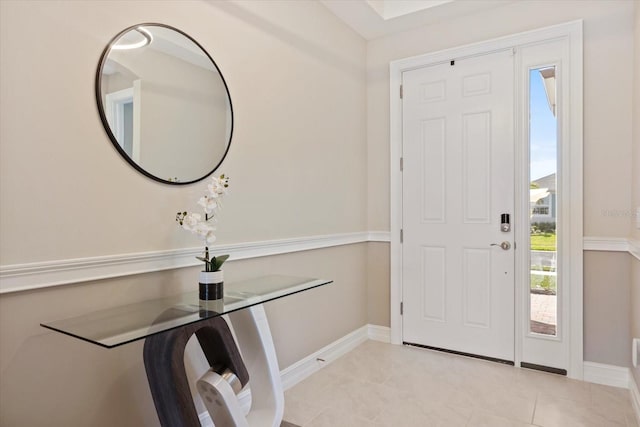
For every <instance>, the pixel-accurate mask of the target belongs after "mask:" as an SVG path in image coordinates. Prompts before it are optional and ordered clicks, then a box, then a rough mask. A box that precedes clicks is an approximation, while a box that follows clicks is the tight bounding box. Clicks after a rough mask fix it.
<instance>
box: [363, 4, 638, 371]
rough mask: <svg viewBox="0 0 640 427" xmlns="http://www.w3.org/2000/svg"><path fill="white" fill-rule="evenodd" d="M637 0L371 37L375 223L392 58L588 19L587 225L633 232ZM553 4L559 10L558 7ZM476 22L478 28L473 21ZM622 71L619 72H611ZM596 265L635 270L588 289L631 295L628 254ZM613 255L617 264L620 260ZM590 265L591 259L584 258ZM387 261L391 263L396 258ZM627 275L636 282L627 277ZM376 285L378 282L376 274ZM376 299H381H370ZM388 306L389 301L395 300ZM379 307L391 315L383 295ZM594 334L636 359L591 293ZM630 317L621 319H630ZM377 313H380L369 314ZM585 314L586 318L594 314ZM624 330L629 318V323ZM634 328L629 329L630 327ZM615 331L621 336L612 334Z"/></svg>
mask: <svg viewBox="0 0 640 427" xmlns="http://www.w3.org/2000/svg"><path fill="white" fill-rule="evenodd" d="M633 7H634V2H632V1H555V2H553V4H551V3H547V2H539V1H525V2H514V3H510V4H507V5H503V6H500V7H496V8H493V9H491V10H489V11H486V12H480V13H475V14H471V15H466V16H463V17H460V18H458V19H455V20H451V21H446V22H442V23H440V24H434V25H430V26H425V27H421V28H417V29H414V30H411V31H407V32H404V33H399V34H396V35H391V36H387V37H381V38H379V39H375V40H373V41H371V42H369V43H368V45H367V83H368V84H367V113H368V122H367V143H368V153H367V156H368V162H369V169H368V188H369V193H368V194H369V197H368V205H367V212H368V215H369V216H368V224H369V228H370V229H372V230H385V229H388V228H389V62H390V61H393V60H396V59H401V58H407V57H410V56H415V55H419V54H423V53H428V52H435V51H438V50H442V49H447V48H452V47H456V46H461V45H465V44H469V43H475V42H478V41H481V40H488V39H492V38H496V37H500V36H506V35H510V34H515V33H518V32H523V31H527V30H533V29H536V28H541V27H545V26H549V25H554V24H559V23H563V22H569V21H572V20H576V19H583V20H584V101H585V102H584V224H585V225H584V227H585V228H584V233H585V236H605V237H627V236H628V234H629V233H628V230H629V227H630V223H631V218H630V216H629V215H628V212H629V209H630V203H629V201H630V194H631V189H630V186H629V185H627V183H629V182H630V181H631V179H632V177H631V173H632V170H631V161H630V159H631V123H632V120H631V118H632V116H631V105H632V99H631V96H630V93H631V86H632V79H633V70H632V65H633V56H632V55H631V54H630V53H631V52H632V49H633ZM550 12H552V13H550ZM471 28H472V29H473V31H470V30H469V29H471ZM612 71H613V72H615V74H616V79H615V81H612V80H611V79H609V78H607V77H606V76H607V75H609V74H610V73H611V72H612ZM636 122H637V121H636ZM586 256H587V257H588V258H589V260H590V263H591V264H590V269H592V270H593V271H609V270H610V269H611V265H614V266H615V265H622V266H623V267H624V268H626V269H627V270H626V271H624V272H621V273H615V274H618V275H619V274H622V275H621V276H620V280H616V281H615V283H612V284H611V283H610V282H609V281H604V282H602V281H599V280H594V278H593V277H592V276H590V275H589V274H586V275H585V292H589V293H590V294H591V295H595V294H597V295H602V296H603V297H605V298H606V301H608V302H610V303H614V302H620V301H628V295H629V286H628V283H629V282H628V279H629V277H630V276H629V270H628V269H629V268H630V267H629V263H628V260H627V257H628V255H627V254H624V253H615V254H605V255H602V254H587V255H586ZM609 263H612V264H611V265H610V264H609ZM585 264H586V263H585ZM387 268H388V265H387ZM625 278H626V279H627V282H624V280H625ZM370 286H371V283H370ZM369 305H370V307H372V304H371V303H370V304H369ZM386 306H388V304H387V305H386ZM375 307H380V310H381V311H380V312H379V315H380V316H383V315H387V314H386V311H383V308H384V310H388V308H385V304H383V303H382V302H379V303H377V304H375ZM584 311H585V318H586V319H589V321H588V322H587V323H585V342H587V343H589V342H590V343H593V344H596V343H597V344H603V343H607V345H611V347H610V348H608V349H607V350H606V351H605V352H600V351H598V349H597V348H596V346H587V347H586V348H585V359H586V360H590V361H591V360H594V359H598V361H600V362H601V363H611V364H616V362H619V361H622V360H628V353H629V351H628V349H629V341H628V339H626V338H625V339H622V338H621V337H620V336H619V332H617V331H615V330H616V329H617V328H618V327H619V325H618V324H616V323H614V322H610V321H609V319H608V318H607V317H606V313H604V312H602V311H600V310H599V308H598V307H597V304H595V301H594V300H592V299H587V300H586V301H585V308H584ZM625 313H626V316H627V317H623V318H622V322H623V324H625V325H626V324H627V323H628V321H627V320H626V319H628V316H629V310H628V309H625ZM369 317H370V318H377V316H376V315H374V314H372V313H371V312H370V313H369ZM585 322H586V321H585ZM623 329H624V327H623ZM627 332H628V330H627ZM612 336H615V338H614V339H611V337H612Z"/></svg>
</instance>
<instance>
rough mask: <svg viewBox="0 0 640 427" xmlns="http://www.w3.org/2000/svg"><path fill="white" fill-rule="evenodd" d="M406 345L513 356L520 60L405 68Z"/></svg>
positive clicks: (499, 57)
mask: <svg viewBox="0 0 640 427" xmlns="http://www.w3.org/2000/svg"><path fill="white" fill-rule="evenodd" d="M403 92H404V97H403V103H402V108H403V159H404V162H403V163H404V170H403V178H402V179H403V231H404V232H403V235H404V242H403V246H402V251H403V254H402V257H403V265H402V275H403V305H404V314H403V341H405V342H410V343H414V344H421V345H427V346H431V347H439V348H444V349H449V350H454V351H460V352H465V353H472V354H478V355H482V356H487V357H492V358H499V359H504V360H511V361H512V360H513V359H514V274H513V269H514V252H513V249H508V250H503V249H502V248H500V247H497V246H490V244H491V243H500V242H502V241H508V242H510V243H511V244H513V237H512V232H507V233H504V232H501V231H500V215H501V214H503V213H509V214H513V209H514V151H513V149H514V147H513V56H512V54H511V52H502V53H494V54H491V55H485V56H482V57H477V58H471V59H465V60H458V61H456V62H455V65H450V64H448V63H447V64H441V65H436V66H431V67H425V68H420V69H417V70H412V71H408V72H404V73H403Z"/></svg>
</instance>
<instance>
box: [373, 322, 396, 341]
mask: <svg viewBox="0 0 640 427" xmlns="http://www.w3.org/2000/svg"><path fill="white" fill-rule="evenodd" d="M368 326H369V334H368V335H369V339H370V340H373V341H380V342H386V343H390V342H391V328H390V327H388V326H378V325H368Z"/></svg>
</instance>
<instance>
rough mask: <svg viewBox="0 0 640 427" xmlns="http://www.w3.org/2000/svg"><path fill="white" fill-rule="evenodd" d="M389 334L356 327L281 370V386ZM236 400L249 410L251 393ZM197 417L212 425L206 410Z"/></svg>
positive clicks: (377, 328) (371, 327)
mask: <svg viewBox="0 0 640 427" xmlns="http://www.w3.org/2000/svg"><path fill="white" fill-rule="evenodd" d="M390 336H391V329H390V328H389V327H387V326H377V325H365V326H363V327H361V328H358V329H356V330H355V331H353V332H351V333H349V334H347V335H345V336H344V337H342V338H339V339H337V340H335V341H334V342H332V343H331V344H329V345H326V346H324V347H322V348H321V349H320V350H318V351H316V352H315V353H312V354H310V355H308V356H307V357H305V358H304V359H301V360H299V361H297V362H295V363H294V364H292V365H290V366H288V367H287V368H285V369H283V370H281V371H280V378H281V379H282V388H283V389H284V390H288V389H290V388H291V387H293V386H295V385H296V384H298V383H299V382H301V381H303V380H304V379H306V378H308V377H309V376H311V375H312V374H314V373H316V372H318V371H319V370H320V369H322V368H323V367H325V366H327V365H328V364H330V363H331V362H334V361H335V360H336V359H338V358H339V357H340V356H344V355H345V354H347V353H348V352H350V351H351V350H353V349H354V348H356V347H357V346H359V345H360V344H362V343H363V342H365V341H367V340H369V339H370V340H374V341H381V342H387V343H388V342H390ZM320 359H321V360H320ZM238 400H240V406H241V407H242V409H244V410H245V413H247V412H249V408H250V407H251V394H250V392H249V390H248V389H247V390H243V391H242V392H241V393H240V394H239V395H238ZM199 417H200V424H201V425H202V426H203V427H212V426H213V421H212V420H211V417H210V416H209V413H208V412H206V411H205V412H202V413H200V414H199Z"/></svg>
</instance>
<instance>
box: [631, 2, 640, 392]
mask: <svg viewBox="0 0 640 427" xmlns="http://www.w3.org/2000/svg"><path fill="white" fill-rule="evenodd" d="M634 51H635V55H634V56H635V64H634V73H633V75H634V81H633V100H634V101H633V117H634V120H633V180H632V183H631V187H632V191H633V194H632V204H631V208H632V212H634V213H636V215H637V212H636V209H637V208H638V207H640V120H639V118H640V4H639V3H636V13H635V44H634ZM638 220H640V218H638ZM630 236H631V239H633V240H635V242H636V245H637V246H640V243H639V242H640V228H637V227H636V224H635V222H632V224H631V234H630ZM631 264H632V275H631V336H632V337H635V338H640V260H639V259H637V258H634V259H632V261H631ZM632 372H633V373H634V376H635V380H636V384H639V385H640V367H637V368H635V369H633V368H632Z"/></svg>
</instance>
